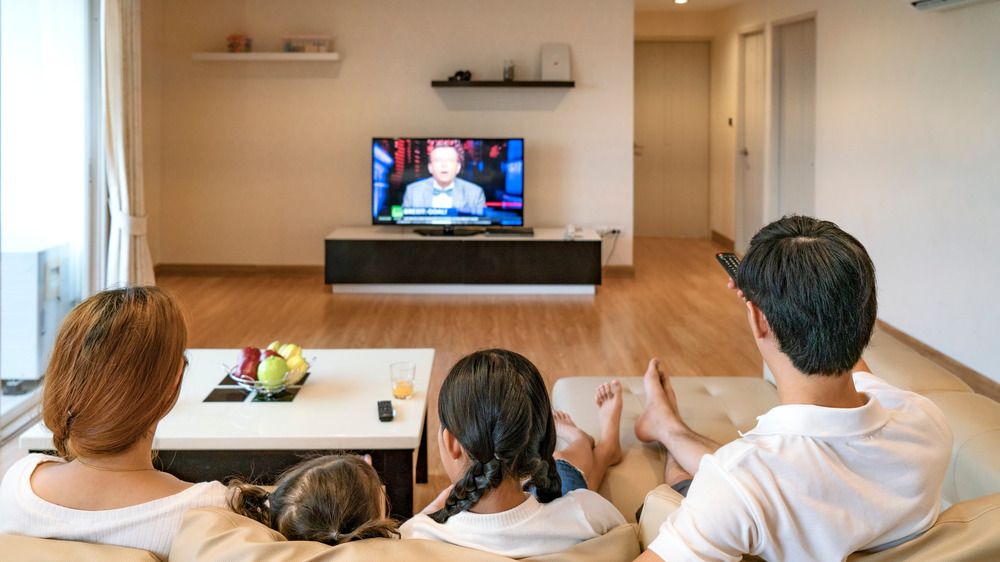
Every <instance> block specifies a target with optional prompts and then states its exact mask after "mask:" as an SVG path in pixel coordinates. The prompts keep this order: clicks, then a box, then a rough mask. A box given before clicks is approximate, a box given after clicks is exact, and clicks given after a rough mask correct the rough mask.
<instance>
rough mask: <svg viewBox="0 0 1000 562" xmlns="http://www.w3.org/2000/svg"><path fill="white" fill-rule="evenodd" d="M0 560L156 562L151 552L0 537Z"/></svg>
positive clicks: (82, 543)
mask: <svg viewBox="0 0 1000 562" xmlns="http://www.w3.org/2000/svg"><path fill="white" fill-rule="evenodd" d="M0 559H2V560H31V561H32V562H63V561H65V560H74V561H79V562H155V561H157V560H159V557H157V556H156V555H155V554H153V553H152V552H149V551H146V550H139V549H137V548H129V547H127V546H115V545H109V544H94V543H86V542H77V541H61V540H57V539H40V538H38V537H25V536H22V535H3V534H0Z"/></svg>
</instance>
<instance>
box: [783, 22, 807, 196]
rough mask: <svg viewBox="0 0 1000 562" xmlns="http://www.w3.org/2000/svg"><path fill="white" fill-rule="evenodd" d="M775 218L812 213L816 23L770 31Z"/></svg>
mask: <svg viewBox="0 0 1000 562" xmlns="http://www.w3.org/2000/svg"><path fill="white" fill-rule="evenodd" d="M774 50H775V56H774V62H775V66H774V73H775V94H774V95H775V101H776V103H775V111H776V113H777V115H776V118H777V127H776V128H775V137H776V138H775V144H776V150H777V158H778V160H777V167H776V178H775V179H776V186H777V189H776V190H775V192H776V196H777V201H776V203H777V210H778V213H777V214H778V216H784V215H789V214H793V213H794V214H800V215H810V216H812V215H814V214H815V213H816V22H815V20H811V19H810V20H805V21H800V22H795V23H790V24H787V25H782V26H779V27H776V28H775V29H774Z"/></svg>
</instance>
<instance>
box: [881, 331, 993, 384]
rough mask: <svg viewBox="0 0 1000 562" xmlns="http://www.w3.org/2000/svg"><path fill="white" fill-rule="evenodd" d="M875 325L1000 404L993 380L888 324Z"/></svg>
mask: <svg viewBox="0 0 1000 562" xmlns="http://www.w3.org/2000/svg"><path fill="white" fill-rule="evenodd" d="M875 325H876V326H877V327H878V329H879V330H882V331H883V332H885V333H887V334H889V335H890V336H892V337H894V338H896V339H897V340H899V341H901V342H902V343H903V344H905V345H907V346H908V347H910V348H911V349H913V350H914V351H916V352H917V353H919V354H920V355H922V356H924V357H926V358H927V359H930V360H931V361H933V362H934V363H937V364H938V365H940V366H941V367H943V368H944V369H946V370H947V371H948V372H950V373H951V374H953V375H955V376H956V377H958V378H960V379H962V380H963V381H964V382H965V384H967V385H969V386H970V387H972V390H974V391H976V392H977V393H979V394H982V395H983V396H986V397H987V398H991V399H993V400H996V401H998V402H1000V383H997V382H996V381H994V380H993V379H991V378H989V377H987V376H986V375H984V374H982V373H980V372H979V371H976V370H975V369H972V368H970V367H967V366H965V365H963V364H962V363H960V362H958V361H956V360H954V359H952V358H951V357H949V356H947V355H945V354H944V353H941V352H940V351H938V350H936V349H934V348H933V347H931V346H929V345H927V344H925V343H924V342H922V341H920V340H918V339H917V338H915V337H913V336H911V335H910V334H907V333H906V332H904V331H902V330H900V329H899V328H896V327H895V326H893V325H891V324H888V323H886V322H884V321H882V320H876V321H875Z"/></svg>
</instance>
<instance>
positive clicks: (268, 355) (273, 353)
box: [260, 349, 284, 361]
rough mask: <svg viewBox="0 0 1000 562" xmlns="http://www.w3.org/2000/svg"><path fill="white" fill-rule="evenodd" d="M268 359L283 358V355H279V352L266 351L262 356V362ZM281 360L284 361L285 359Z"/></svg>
mask: <svg viewBox="0 0 1000 562" xmlns="http://www.w3.org/2000/svg"><path fill="white" fill-rule="evenodd" d="M268 357H281V355H279V354H278V352H277V351H274V350H273V349H265V350H264V352H263V353H261V354H260V360H261V361H263V360H265V359H267V358H268ZM281 358H282V359H284V357H281Z"/></svg>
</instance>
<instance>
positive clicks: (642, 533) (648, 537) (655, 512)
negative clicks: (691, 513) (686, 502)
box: [639, 484, 684, 550]
mask: <svg viewBox="0 0 1000 562" xmlns="http://www.w3.org/2000/svg"><path fill="white" fill-rule="evenodd" d="M683 499H684V496H682V495H680V494H678V493H677V492H675V491H674V489H673V488H671V487H670V486H668V485H666V484H660V485H659V486H657V487H656V488H653V491H651V492H649V493H648V494H646V501H645V502H643V504H642V515H640V516H639V543H640V544H641V545H642V549H643V550H646V548H647V547H649V543H651V542H653V539H655V538H656V535H658V534H660V525H662V524H663V522H664V521H666V520H667V517H669V516H670V514H671V513H673V512H674V511H676V510H677V508H678V507H680V506H681V501H682V500H683Z"/></svg>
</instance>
